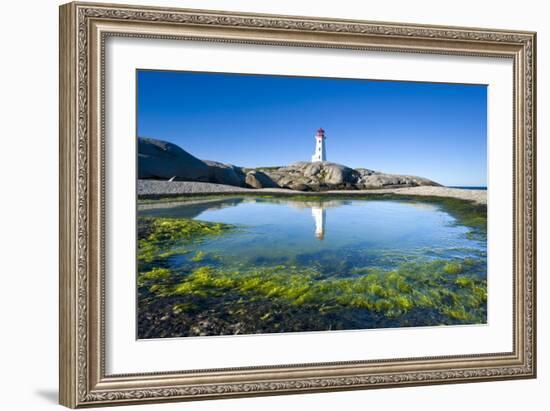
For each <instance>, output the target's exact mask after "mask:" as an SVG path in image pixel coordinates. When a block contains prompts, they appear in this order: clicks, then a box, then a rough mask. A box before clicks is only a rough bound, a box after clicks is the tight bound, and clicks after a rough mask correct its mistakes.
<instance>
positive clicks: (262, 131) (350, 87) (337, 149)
mask: <svg viewBox="0 0 550 411" xmlns="http://www.w3.org/2000/svg"><path fill="white" fill-rule="evenodd" d="M319 127H323V128H324V129H325V131H326V136H327V140H326V147H327V160H328V161H331V162H335V163H340V164H344V165H346V166H349V167H353V168H358V167H364V168H369V169H374V170H377V171H382V172H385V173H392V174H408V175H416V176H421V177H425V178H429V179H431V180H434V181H436V182H439V183H441V184H443V185H446V186H486V185H487V159H486V158H487V143H486V141H487V87H486V86H485V85H463V84H435V83H418V82H400V81H375V80H355V79H332V78H312V77H287V76H268V75H244V74H242V75H241V74H219V73H196V72H175V71H150V70H138V71H137V133H138V136H140V137H151V138H156V139H160V140H165V141H169V142H171V143H174V144H177V145H178V146H180V147H181V148H182V149H184V150H185V151H187V152H189V153H190V154H192V155H193V156H195V157H198V158H200V159H205V160H215V161H220V162H224V163H230V164H235V165H237V166H241V167H262V166H263V167H267V166H282V165H287V164H290V163H293V162H296V161H309V160H310V158H311V155H312V154H313V150H314V148H315V139H314V135H315V132H316V130H317V129H318V128H319Z"/></svg>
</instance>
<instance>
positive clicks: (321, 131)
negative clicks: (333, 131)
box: [317, 128, 325, 137]
mask: <svg viewBox="0 0 550 411" xmlns="http://www.w3.org/2000/svg"><path fill="white" fill-rule="evenodd" d="M324 136H325V130H323V128H319V130H317V137H324Z"/></svg>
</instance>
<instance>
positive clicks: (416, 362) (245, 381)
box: [60, 3, 536, 408]
mask: <svg viewBox="0 0 550 411" xmlns="http://www.w3.org/2000/svg"><path fill="white" fill-rule="evenodd" d="M112 37H129V38H142V39H170V40H174V41H182V42H185V41H188V40H200V41H204V42H219V43H240V44H252V45H258V46H287V47H293V46H299V47H312V48H333V49H349V50H366V51H372V50H374V51H380V52H385V51H388V52H400V53H415V54H426V55H429V54H435V55H453V56H477V57H482V58H483V57H490V58H494V57H497V58H503V59H509V60H511V61H512V62H513V79H512V80H511V84H512V86H513V105H514V109H513V113H510V116H513V142H514V147H513V180H511V181H510V190H513V242H514V247H513V250H510V252H513V257H514V258H513V261H514V263H513V265H514V266H513V296H512V297H511V298H513V313H512V316H513V335H512V337H511V338H512V339H513V350H512V351H510V352H490V353H486V354H472V355H447V356H435V357H414V358H391V359H387V358H385V359H380V360H372V359H371V360H364V361H362V360H356V359H350V361H343V362H327V363H297V364H290V365H270V359H269V358H265V361H264V364H266V365H265V366H254V367H246V366H245V365H244V364H243V366H242V367H237V368H235V367H232V368H222V369H199V370H182V371H180V370H173V372H156V373H155V372H144V373H139V374H130V375H129V374H117V375H109V374H107V373H106V370H105V350H106V343H105V329H106V323H105V322H106V316H105V306H104V304H105V287H106V281H105V257H106V255H105V253H106V252H105V236H106V230H105V208H106V207H109V204H106V202H105V156H106V153H105V150H106V148H105V113H104V108H105V93H106V84H105V77H104V68H105V59H106V58H107V57H106V53H105V42H106V40H107V39H109V38H112ZM535 85H536V35H535V33H533V32H518V31H506V30H487V29H479V28H460V27H442V26H431V25H430V26H428V25H426V26H424V25H411V24H397V23H379V22H366V21H353V20H330V19H317V18H310V17H294V16H276V15H257V14H245V13H231V12H219V11H201V10H186V9H166V8H155V7H134V6H121V5H108V4H92V3H69V4H66V5H63V6H61V8H60V403H61V404H62V405H65V406H67V407H71V408H76V407H85V406H104V405H117V404H129V403H144V402H162V401H174V400H179V401H184V400H185V401H186V400H199V399H215V398H227V397H242V396H254V395H275V394H292V393H307V392H320V391H331V390H352V389H370V388H384V387H398V386H412V385H426V384H443V383H464V382H476V381H489V380H504V379H519V378H534V377H535V376H536V328H535V325H536V317H535V315H536V289H535V284H536V278H535V274H536V265H535V264H536V263H535V262H536V243H535V240H536V196H535V195H536V175H535V174H536V172H535V161H536V144H535V136H536V124H535V115H536V113H535V101H536V90H535ZM327 349H328V348H327Z"/></svg>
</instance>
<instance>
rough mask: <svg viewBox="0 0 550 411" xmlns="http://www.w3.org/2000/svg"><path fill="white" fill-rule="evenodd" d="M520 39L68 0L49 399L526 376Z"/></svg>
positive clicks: (531, 332)
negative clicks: (55, 360)
mask: <svg viewBox="0 0 550 411" xmlns="http://www.w3.org/2000/svg"><path fill="white" fill-rule="evenodd" d="M535 40H536V36H535V33H533V32H518V31H508V30H487V29H479V28H475V29H474V28H460V27H442V26H431V25H430V26H427V25H426V26H423V25H411V24H401V23H399V24H397V23H380V22H366V21H352V20H331V19H318V18H311V17H292V16H275V15H256V14H245V13H231V12H220V11H200V10H186V9H167V8H155V7H134V6H120V5H116V6H115V5H107V4H91V3H70V4H66V5H63V6H61V8H60V328H61V329H60V402H61V404H63V405H65V406H68V407H73V408H74V407H83V406H104V405H117V404H128V403H142V402H161V401H174V400H181V401H183V400H199V399H214V398H226V397H240V396H251V395H267V394H290V393H306V392H316V391H328V390H350V389H370V388H384V387H397V386H411V385H420V384H442V383H458V382H476V381H488V380H502V379H515V378H518V379H519V378H534V377H535V375H536V349H535V348H536V330H535V323H536V318H535V314H536V298H535V295H536V293H535V272H536V271H535V268H536V267H535V254H536V247H535V220H536V212H535V203H536V199H535V186H536V184H535V181H536V180H535V179H536V176H535V133H536V126H535V101H536V98H535V84H536V81H535V66H536V60H535V54H536V43H535Z"/></svg>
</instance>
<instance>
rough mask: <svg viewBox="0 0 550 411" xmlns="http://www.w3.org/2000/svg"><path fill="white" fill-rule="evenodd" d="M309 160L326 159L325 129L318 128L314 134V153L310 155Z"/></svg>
mask: <svg viewBox="0 0 550 411" xmlns="http://www.w3.org/2000/svg"><path fill="white" fill-rule="evenodd" d="M311 161H312V162H316V161H327V152H326V149H325V130H323V129H322V128H320V129H319V130H317V134H315V153H314V154H313V155H312V156H311Z"/></svg>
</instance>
